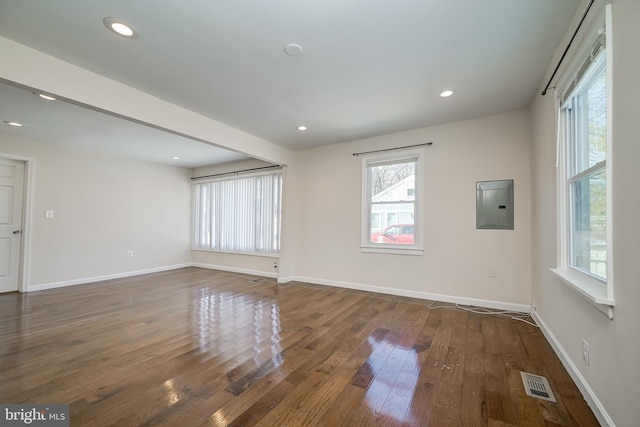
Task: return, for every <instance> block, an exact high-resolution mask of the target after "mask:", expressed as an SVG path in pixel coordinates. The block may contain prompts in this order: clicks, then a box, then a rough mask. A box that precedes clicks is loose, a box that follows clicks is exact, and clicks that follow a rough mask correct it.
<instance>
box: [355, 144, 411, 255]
mask: <svg viewBox="0 0 640 427" xmlns="http://www.w3.org/2000/svg"><path fill="white" fill-rule="evenodd" d="M421 153H422V152H421V150H410V151H398V152H396V153H395V155H391V156H390V155H389V154H388V153H385V154H383V155H380V154H378V155H367V156H365V157H363V162H362V170H363V179H362V182H363V188H362V193H363V201H362V241H361V248H362V251H363V252H387V253H400V254H402V253H404V254H410V255H420V254H422V252H423V250H422V239H421V238H420V231H421V230H422V226H421V221H420V213H421V199H420V183H421V180H420V177H421V176H422V175H421V174H422V167H421V160H422V154H421Z"/></svg>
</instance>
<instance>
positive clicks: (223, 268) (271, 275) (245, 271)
mask: <svg viewBox="0 0 640 427" xmlns="http://www.w3.org/2000/svg"><path fill="white" fill-rule="evenodd" d="M190 265H191V266H192V267H200V268H208V269H209V270H220V271H229V272H232V273H241V274H249V275H252V276H261V277H269V278H271V279H275V278H277V277H278V274H277V273H267V272H265V271H259V270H249V269H246V268H237V267H228V266H226V265H214V264H203V263H200V262H192V263H191V264H190ZM278 281H280V280H278Z"/></svg>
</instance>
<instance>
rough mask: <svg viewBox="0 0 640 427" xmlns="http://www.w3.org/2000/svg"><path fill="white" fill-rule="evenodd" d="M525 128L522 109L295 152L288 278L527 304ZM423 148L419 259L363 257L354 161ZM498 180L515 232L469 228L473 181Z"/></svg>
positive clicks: (472, 220) (528, 249)
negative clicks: (511, 188) (509, 193)
mask: <svg viewBox="0 0 640 427" xmlns="http://www.w3.org/2000/svg"><path fill="white" fill-rule="evenodd" d="M529 130H530V129H529V114H528V111H526V110H522V111H515V112H510V113H505V114H499V115H494V116H490V117H484V118H479V119H474V120H467V121H462V122H456V123H451V124H446V125H442V126H434V127H429V128H423V129H418V130H413V131H408V132H402V133H397V134H393V135H387V136H382V137H377V138H370V139H366V140H360V141H354V142H348V143H343V144H336V145H330V146H325V147H320V148H315V149H309V150H305V151H301V152H297V153H296V162H295V169H293V170H291V171H290V172H291V173H290V176H289V182H288V183H289V194H288V196H289V197H290V199H291V204H292V206H291V207H290V209H291V211H290V212H289V220H288V221H287V224H286V227H287V230H285V233H289V234H288V238H287V244H288V245H289V246H288V248H289V249H290V250H291V251H293V252H294V253H295V256H294V257H292V259H293V262H292V266H293V267H292V274H291V276H292V277H289V278H287V279H291V278H293V279H298V280H307V281H311V282H317V283H328V284H338V285H343V286H354V285H355V286H374V287H382V288H388V289H387V291H394V292H400V293H404V294H412V295H418V294H422V295H424V296H428V295H429V294H438V295H444V296H453V297H460V298H470V299H481V300H489V301H497V302H501V303H513V304H529V303H530V301H531V246H530V239H531V226H530V210H531V206H530V157H529V156H530V153H529V143H530V141H529V139H530V137H529V134H530V132H529ZM428 141H432V142H433V146H431V147H428V148H427V149H426V163H425V165H426V166H425V175H424V176H425V182H424V183H423V184H424V195H425V209H424V211H425V212H424V221H425V223H424V224H425V236H424V240H425V253H424V255H423V256H403V255H388V254H372V253H361V252H360V221H361V219H360V203H361V196H360V195H361V173H362V172H361V159H360V158H358V157H354V156H353V155H352V153H354V152H358V151H367V150H375V149H382V148H390V147H398V146H406V145H413V144H419V143H423V142H428ZM495 179H514V180H515V183H514V185H515V230H476V228H475V215H476V214H475V200H476V196H475V189H476V181H484V180H495ZM285 184H286V183H285ZM292 230H293V231H292ZM492 266H496V267H497V271H498V275H497V277H496V278H490V277H489V273H490V270H491V268H492Z"/></svg>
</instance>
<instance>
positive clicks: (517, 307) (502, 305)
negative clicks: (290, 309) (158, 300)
mask: <svg viewBox="0 0 640 427" xmlns="http://www.w3.org/2000/svg"><path fill="white" fill-rule="evenodd" d="M290 281H298V282H305V283H313V284H316V285H328V286H336V287H339V288H347V289H357V290H360V291H367V292H377V293H381V294H388V295H397V296H402V297H411V298H419V299H426V300H432V301H442V302H448V303H452V304H461V305H473V306H476V307H486V308H493V309H497V310H509V311H517V312H521V313H528V312H529V310H530V309H531V306H530V305H528V304H515V303H508V302H502V301H492V300H484V299H477V298H464V297H457V296H452V295H442V294H433V293H430V292H420V291H410V290H406V289H397V288H387V287H383V286H372V285H364V284H360V283H352V282H341V281H336V280H325V279H317V278H313V277H302V276H290V277H286V278H284V277H281V278H278V282H279V283H287V282H290Z"/></svg>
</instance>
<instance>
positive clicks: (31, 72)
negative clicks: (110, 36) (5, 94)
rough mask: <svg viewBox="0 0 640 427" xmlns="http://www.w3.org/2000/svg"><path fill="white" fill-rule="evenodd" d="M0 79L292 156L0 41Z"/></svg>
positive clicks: (208, 138) (188, 132) (213, 139)
mask: <svg viewBox="0 0 640 427" xmlns="http://www.w3.org/2000/svg"><path fill="white" fill-rule="evenodd" d="M0 52H2V55H3V60H2V65H0V79H5V80H8V81H11V82H14V83H17V84H19V85H23V86H27V87H30V88H35V89H38V90H41V91H44V92H47V93H52V94H55V95H57V96H59V97H62V98H66V99H68V100H71V101H74V102H77V103H80V104H84V105H87V106H90V107H93V108H95V109H98V110H103V111H107V112H110V113H113V114H115V115H119V116H124V117H127V118H130V119H133V120H135V121H138V122H141V123H147V124H149V125H152V126H154V127H157V128H160V129H166V130H168V131H170V132H174V133H177V134H179V135H184V136H188V137H192V138H194V139H196V140H199V141H202V142H206V143H209V144H212V145H215V146H218V147H222V148H227V149H230V150H235V151H239V152H241V153H243V154H246V155H249V156H251V157H255V158H257V159H260V160H264V161H267V162H270V163H276V164H280V165H289V164H291V163H292V161H293V158H294V152H293V151H292V150H289V149H287V148H285V147H282V146H280V145H277V144H274V143H273V142H270V141H267V140H265V139H262V138H258V137H257V136H255V135H251V134H249V133H247V132H244V131H242V130H239V129H236V128H234V127H231V126H228V125H225V124H223V123H220V122H218V121H215V120H213V119H210V118H208V117H205V116H203V115H200V114H197V113H195V112H193V111H190V110H187V109H186V108H183V107H179V106H177V105H175V104H171V103H169V102H167V101H163V100H161V99H159V98H156V97H154V96H152V95H149V94H148V93H145V92H142V91H140V90H138V89H135V88H132V87H130V86H127V85H124V84H122V83H119V82H116V81H114V80H111V79H108V78H106V77H104V76H101V75H99V74H96V73H93V72H91V71H88V70H85V69H83V68H80V67H78V66H76V65H73V64H70V63H68V62H65V61H62V60H60V59H58V58H55V57H53V56H50V55H47V54H45V53H42V52H40V51H38V50H35V49H32V48H30V47H27V46H24V45H21V44H19V43H16V42H14V41H12V40H9V39H6V38H4V37H0Z"/></svg>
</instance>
